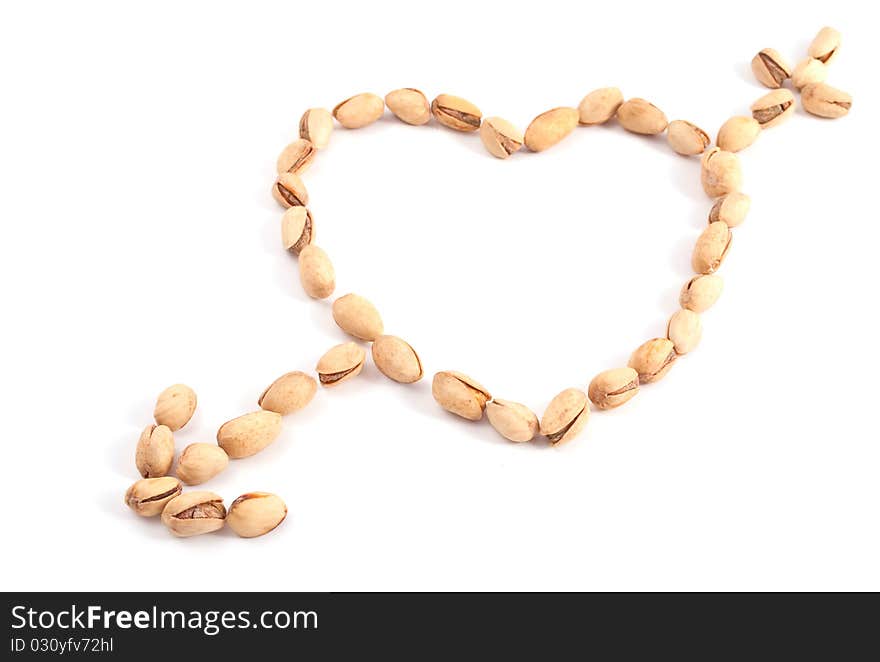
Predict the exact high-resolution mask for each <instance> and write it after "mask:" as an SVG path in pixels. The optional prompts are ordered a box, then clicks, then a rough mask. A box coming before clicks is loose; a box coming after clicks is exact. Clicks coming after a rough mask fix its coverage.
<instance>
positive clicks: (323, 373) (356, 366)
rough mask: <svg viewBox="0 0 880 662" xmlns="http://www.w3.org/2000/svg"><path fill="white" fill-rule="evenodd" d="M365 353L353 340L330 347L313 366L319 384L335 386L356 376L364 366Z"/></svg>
mask: <svg viewBox="0 0 880 662" xmlns="http://www.w3.org/2000/svg"><path fill="white" fill-rule="evenodd" d="M365 357H366V353H365V352H364V349H363V347H361V346H360V345H357V344H355V343H353V342H347V343H343V344H341V345H336V346H335V347H331V348H330V349H329V350H327V352H326V353H325V354H324V356H322V357H321V358H320V359H319V360H318V365H317V367H316V368H315V369H316V370H317V372H318V381H320V382H321V386H327V387H330V386H336V385H338V384H341V383H342V382H344V381H347V380H349V379H351V378H352V377H356V376H357V375H359V374H360V372H361V370H362V369H363V367H364V358H365Z"/></svg>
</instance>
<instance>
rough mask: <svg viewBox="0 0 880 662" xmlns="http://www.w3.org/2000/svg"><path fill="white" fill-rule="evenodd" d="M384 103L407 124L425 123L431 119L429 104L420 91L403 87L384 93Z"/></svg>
mask: <svg viewBox="0 0 880 662" xmlns="http://www.w3.org/2000/svg"><path fill="white" fill-rule="evenodd" d="M385 105H386V106H388V110H390V111H391V112H392V113H394V115H395V116H396V117H397V118H398V119H399V120H401V121H403V122H406V123H407V124H413V125H416V126H418V125H420V124H427V123H428V122H429V121H430V120H431V104H429V103H428V99H427V98H426V97H425V95H424V94H422V93H421V91H419V90H416V89H414V88H412V87H403V88H401V89H399V90H394V91H393V92H389V93H388V94H386V95H385Z"/></svg>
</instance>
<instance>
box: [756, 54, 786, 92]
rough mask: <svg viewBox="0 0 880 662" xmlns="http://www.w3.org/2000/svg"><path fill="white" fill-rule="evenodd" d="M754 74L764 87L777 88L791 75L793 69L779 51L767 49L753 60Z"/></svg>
mask: <svg viewBox="0 0 880 662" xmlns="http://www.w3.org/2000/svg"><path fill="white" fill-rule="evenodd" d="M752 72H753V73H754V74H755V78H757V79H758V82H760V83H761V84H762V85H764V86H766V87H771V88H777V87H782V83H784V82H785V79H786V78H788V77H789V76H790V75H791V67H789V66H788V63H787V62H786V61H785V59H784V58H783V57H782V56H781V55H780V54H779V52H778V51H776V50H774V49H772V48H765V49H764V50H762V51H761V52H760V53H758V54H757V55H756V56H755V57H754V58H752Z"/></svg>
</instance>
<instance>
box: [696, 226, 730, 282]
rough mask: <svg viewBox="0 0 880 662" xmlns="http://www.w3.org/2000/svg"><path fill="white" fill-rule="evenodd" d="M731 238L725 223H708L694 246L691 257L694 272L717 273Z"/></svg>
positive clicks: (728, 248)
mask: <svg viewBox="0 0 880 662" xmlns="http://www.w3.org/2000/svg"><path fill="white" fill-rule="evenodd" d="M732 238H733V233H731V231H730V228H729V227H727V223H722V222H721V221H718V222H716V223H709V225H708V227H706V229H705V230H703V233H702V234H701V235H700V236H699V238H698V239H697V243H696V245H695V246H694V254H693V256H692V257H691V265H692V266H693V268H694V271H696V272H697V273H698V274H711V273H713V272H715V271H717V270H718V267H720V266H721V263H722V262H723V261H724V258H725V257H726V256H727V251H728V250H730V241H731V239H732Z"/></svg>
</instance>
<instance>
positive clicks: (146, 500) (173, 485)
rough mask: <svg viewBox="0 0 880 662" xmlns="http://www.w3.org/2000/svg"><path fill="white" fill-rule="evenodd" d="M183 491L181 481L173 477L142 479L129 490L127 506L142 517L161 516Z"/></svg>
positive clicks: (126, 499) (126, 498)
mask: <svg viewBox="0 0 880 662" xmlns="http://www.w3.org/2000/svg"><path fill="white" fill-rule="evenodd" d="M182 490H183V485H181V484H180V481H179V480H177V479H176V478H173V477H171V476H163V477H161V478H142V479H141V480H139V481H137V482H136V483H134V484H133V485H132V486H131V487H129V488H128V491H127V492H126V493H125V505H126V506H128V507H129V508H131V509H132V510H133V511H134V512H136V513H137V514H138V515H140V516H141V517H155V516H156V515H161V514H162V510H164V508H165V505H166V504H167V503H168V502H169V501H171V499H173V498H175V497H176V496H179V495H180V493H181V491H182Z"/></svg>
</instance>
